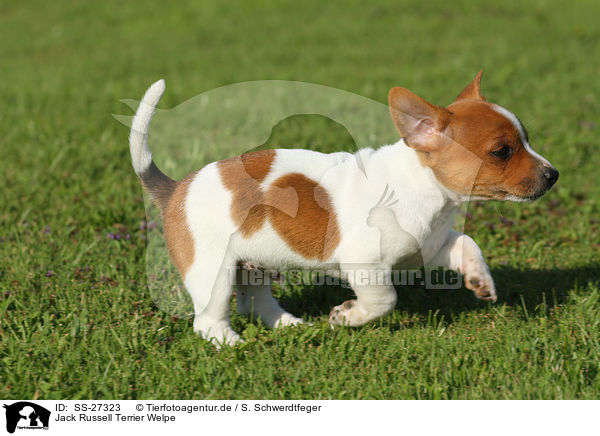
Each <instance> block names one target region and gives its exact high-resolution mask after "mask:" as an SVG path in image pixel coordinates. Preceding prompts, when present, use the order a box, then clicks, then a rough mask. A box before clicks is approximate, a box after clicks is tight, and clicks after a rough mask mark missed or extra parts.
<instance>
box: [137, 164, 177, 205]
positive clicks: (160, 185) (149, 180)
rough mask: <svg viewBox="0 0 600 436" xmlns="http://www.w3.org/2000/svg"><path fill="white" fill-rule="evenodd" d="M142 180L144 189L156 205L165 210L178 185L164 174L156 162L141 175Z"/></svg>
mask: <svg viewBox="0 0 600 436" xmlns="http://www.w3.org/2000/svg"><path fill="white" fill-rule="evenodd" d="M140 180H141V181H142V186H143V187H144V189H146V191H148V192H149V193H150V196H151V197H152V200H153V201H154V204H156V205H157V206H158V207H159V208H160V210H163V209H164V208H165V207H166V206H167V204H168V203H169V199H170V198H171V195H172V194H173V191H174V190H175V186H176V184H177V183H176V182H175V180H172V179H171V178H170V177H168V176H166V175H165V174H163V172H162V171H161V170H159V169H158V167H157V166H156V165H155V164H154V162H151V163H150V166H149V167H148V169H147V170H146V171H144V172H143V173H142V174H140Z"/></svg>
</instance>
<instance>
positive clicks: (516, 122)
mask: <svg viewBox="0 0 600 436" xmlns="http://www.w3.org/2000/svg"><path fill="white" fill-rule="evenodd" d="M492 109H494V110H495V111H496V112H498V113H499V114H501V115H503V116H504V117H506V118H507V119H508V120H509V121H510V122H511V123H512V125H513V126H515V129H517V130H518V131H519V137H520V138H521V143H522V144H523V147H525V150H527V152H528V153H529V154H530V155H532V156H533V157H534V158H536V159H537V160H539V161H540V162H542V163H543V164H544V165H545V166H547V167H550V166H552V165H550V162H548V161H547V160H546V159H545V158H544V157H542V156H541V155H539V154H538V153H536V151H535V150H534V149H533V148H531V145H529V142H528V141H527V137H526V135H525V130H524V129H523V125H522V124H521V122H520V121H519V119H518V118H517V116H516V115H515V114H513V113H512V112H511V111H509V110H508V109H506V108H503V107H502V106H498V105H497V104H494V105H492ZM507 200H512V201H525V200H523V199H521V198H518V197H516V196H510V198H508V197H507Z"/></svg>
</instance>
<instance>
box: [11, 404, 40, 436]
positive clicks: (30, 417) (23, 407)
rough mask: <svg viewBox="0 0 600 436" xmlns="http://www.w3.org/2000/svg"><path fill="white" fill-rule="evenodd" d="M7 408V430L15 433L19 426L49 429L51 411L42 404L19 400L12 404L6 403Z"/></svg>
mask: <svg viewBox="0 0 600 436" xmlns="http://www.w3.org/2000/svg"><path fill="white" fill-rule="evenodd" d="M3 407H4V408H5V409H6V431H8V432H9V433H14V432H15V430H16V428H17V426H18V427H19V428H27V429H35V428H43V429H47V428H48V424H49V421H50V411H49V410H48V409H45V408H44V407H42V406H38V405H37V404H35V403H30V402H29V401H19V402H18V403H13V404H10V405H7V404H4V406H3Z"/></svg>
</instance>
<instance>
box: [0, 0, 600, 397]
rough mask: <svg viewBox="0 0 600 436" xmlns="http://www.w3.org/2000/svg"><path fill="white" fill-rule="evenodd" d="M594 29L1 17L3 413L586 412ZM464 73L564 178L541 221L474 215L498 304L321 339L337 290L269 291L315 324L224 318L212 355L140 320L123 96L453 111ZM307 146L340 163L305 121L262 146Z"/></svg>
mask: <svg viewBox="0 0 600 436" xmlns="http://www.w3.org/2000/svg"><path fill="white" fill-rule="evenodd" d="M599 15H600V4H599V3H598V2H595V1H581V2H576V3H572V4H570V5H568V6H567V4H566V3H564V2H561V1H551V2H543V1H533V2H522V1H514V0H506V1H501V2H500V1H499V2H495V3H494V4H493V5H482V4H480V2H476V1H466V0H465V1H458V2H450V3H449V2H442V1H439V2H431V3H425V2H419V1H412V2H408V1H405V2H391V1H390V2H368V3H367V2H364V1H353V2H344V3H341V2H340V3H339V4H337V5H336V4H335V3H334V2H323V1H311V2H291V1H290V2H288V1H286V2H278V3H275V2H266V1H259V2H252V3H243V4H239V5H236V6H235V7H234V6H233V5H232V4H230V3H224V4H223V5H221V6H219V5H217V2H208V1H207V2H204V4H201V3H200V2H196V1H187V2H172V3H169V7H168V8H165V7H164V6H162V3H161V2H158V1H147V2H143V3H139V4H133V2H116V1H104V2H93V3H92V2H85V1H71V2H66V1H59V2H43V1H35V2H8V1H4V2H1V3H0V59H1V60H2V61H1V62H0V78H1V80H0V101H1V102H2V105H3V110H2V111H0V132H1V136H0V146H1V150H2V152H3V156H2V159H1V160H0V174H2V178H3V180H4V187H3V189H2V191H1V194H0V206H1V209H0V317H1V324H0V397H2V398H42V399H66V398H69V399H75V398H77V399H81V398H97V399H141V398H143V399H149V398H164V399H167V398H173V399H175V398H182V399H191V398H196V399H203V398H206V399H217V398H232V399H238V398H253V399H261V398H270V399H289V398H294V399H300V398H301V399H435V398H442V399H595V398H596V399H597V398H598V397H600V288H599V284H600V283H599V282H600V256H599V252H600V236H599V230H600V218H599V217H600V204H599V200H600V184H599V183H598V177H597V176H598V168H599V166H600V153H598V146H597V142H598V135H599V134H600V126H599V122H600V120H599V119H598V114H599V113H600V80H599V79H598V77H599V76H598V71H600V56H598V53H599V50H598V49H599V44H600V27H598V25H597V19H596V18H594V17H598V16H599ZM480 68H483V69H484V72H485V74H484V80H483V91H484V94H485V95H486V97H487V98H488V99H490V100H492V101H495V102H497V103H499V104H502V105H504V106H507V107H508V108H510V109H511V110H513V111H514V112H515V113H516V114H518V115H519V117H520V118H521V119H522V120H523V122H524V124H525V125H526V127H527V128H528V130H529V134H530V137H531V138H532V144H533V145H534V147H535V148H536V149H537V151H539V152H540V153H541V154H543V155H544V156H545V157H547V158H548V159H549V160H550V161H551V162H552V163H553V164H554V165H555V166H556V167H557V169H558V170H559V171H560V173H561V178H560V180H559V182H558V184H557V186H556V187H555V188H554V189H553V190H552V191H551V192H549V193H548V194H547V195H546V196H545V197H543V198H542V199H541V200H539V201H537V202H535V203H530V204H514V203H498V202H488V203H476V204H471V205H470V207H469V214H470V215H468V217H469V218H468V219H467V223H466V233H468V234H469V235H471V236H472V237H473V238H474V239H475V240H476V241H477V242H478V244H479V245H480V246H481V247H482V249H483V252H484V254H485V255H486V257H487V260H488V261H489V264H490V268H491V269H492V274H493V275H494V278H495V280H496V284H497V288H498V291H499V301H498V302H497V303H496V304H493V305H492V304H484V303H481V302H478V301H477V300H475V298H474V297H473V296H472V295H471V292H470V291H468V290H466V289H462V290H458V291H426V290H424V289H420V288H414V287H404V288H399V289H398V292H399V301H398V305H397V307H396V310H395V311H394V313H393V314H392V315H391V316H389V317H387V318H385V319H383V320H381V321H379V322H377V323H372V324H370V325H368V326H365V327H363V328H358V329H350V328H339V329H336V330H331V329H330V328H329V326H328V325H327V323H326V320H327V315H328V313H329V310H330V309H331V307H332V306H333V305H335V304H339V303H340V302H342V301H344V299H347V297H348V296H349V295H350V293H349V291H348V290H347V289H345V288H325V287H316V286H313V287H308V288H305V289H298V288H291V287H283V288H277V289H276V294H277V296H278V298H279V299H280V300H281V301H282V302H283V304H285V306H286V307H287V308H288V310H290V311H291V312H292V313H294V314H295V315H297V316H302V317H303V318H304V319H306V320H310V321H311V322H312V323H313V325H312V326H303V327H300V328H296V329H292V330H290V329H285V330H280V331H272V330H269V329H266V328H265V327H264V326H263V325H262V324H261V323H260V322H255V321H249V320H247V319H246V318H242V317H240V316H238V315H233V319H232V322H233V325H234V328H235V329H236V330H237V331H238V332H242V333H243V336H244V338H245V339H246V342H245V343H244V344H242V345H240V346H238V347H236V348H232V349H224V350H222V351H220V352H218V351H215V349H214V348H213V347H212V346H210V345H209V344H207V343H206V342H204V341H202V340H201V339H199V338H198V337H197V336H195V334H194V333H193V331H192V323H191V321H190V320H189V319H184V318H177V317H173V316H171V315H170V314H168V313H165V312H163V311H161V310H160V309H158V308H157V307H156V306H155V304H154V301H153V299H152V298H151V297H150V295H149V293H148V290H147V287H146V274H145V250H146V237H147V232H149V231H152V230H147V229H144V228H141V227H144V226H141V223H142V222H143V221H144V220H146V215H145V210H144V203H143V199H142V191H141V187H140V185H139V182H138V180H137V179H136V177H135V175H134V173H133V170H132V168H131V165H130V162H129V152H128V145H127V136H128V129H127V128H126V127H125V126H123V125H122V124H120V123H119V122H117V121H116V120H115V119H114V118H113V117H112V115H111V114H126V115H130V114H131V112H130V110H129V109H128V108H127V107H126V106H125V105H123V104H122V103H120V100H121V99H125V98H131V99H139V98H140V97H141V96H142V94H143V92H144V90H145V89H146V87H147V86H148V85H149V84H150V83H152V82H154V81H155V80H157V79H159V78H164V79H165V80H166V83H167V92H166V94H165V96H164V99H163V101H162V102H161V105H160V107H161V108H170V107H173V106H176V105H178V104H179V103H181V102H183V101H185V100H187V99H189V98H191V97H193V96H195V95H197V94H199V93H201V92H204V91H207V90H210V89H213V88H216V87H219V86H223V85H226V84H231V83H236V82H242V81H248V80H259V79H260V80H262V79H285V80H296V81H304V82H313V83H318V84H322V85H327V86H331V87H335V88H340V89H344V90H347V91H351V92H354V93H356V94H360V95H364V96H366V97H369V98H372V99H374V100H376V101H380V102H385V101H386V98H387V92H388V90H389V88H391V87H392V86H404V87H407V88H409V89H411V90H413V91H415V92H417V93H418V94H420V95H422V96H423V97H425V98H427V99H429V100H430V101H433V102H436V103H439V104H447V103H449V102H450V101H451V100H452V99H453V98H454V97H455V96H456V95H457V93H458V92H459V91H460V90H461V89H462V87H463V86H464V85H466V84H467V83H468V82H469V81H470V80H471V79H472V77H473V76H474V75H475V73H476V72H477V71H478V70H479V69H480ZM390 122H391V121H390ZM304 143H305V144H307V146H310V147H312V148H316V149H319V150H323V151H333V150H343V149H346V150H348V149H351V148H352V146H353V143H352V141H351V138H349V136H348V134H347V132H346V131H345V130H344V128H343V127H341V126H339V125H337V124H335V123H332V122H330V121H328V120H327V119H325V118H323V117H319V116H296V117H291V118H288V119H286V120H284V121H283V122H281V123H279V124H278V125H277V126H276V127H275V128H274V130H273V134H272V136H271V138H270V139H269V140H268V142H267V146H269V147H284V146H288V145H290V144H304ZM181 147H185V144H182V145H181ZM158 164H159V166H160V161H159V162H158ZM109 234H119V235H121V236H122V237H120V238H119V239H116V238H111V237H108V236H107V235H109Z"/></svg>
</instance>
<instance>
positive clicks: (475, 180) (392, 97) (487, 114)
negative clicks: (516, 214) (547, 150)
mask: <svg viewBox="0 0 600 436" xmlns="http://www.w3.org/2000/svg"><path fill="white" fill-rule="evenodd" d="M481 74H482V72H481V71H480V72H479V73H478V74H477V76H476V77H475V79H473V81H472V82H471V83H470V84H469V85H467V87H466V88H465V89H464V90H463V91H462V92H461V93H460V95H459V96H458V97H457V98H456V100H454V102H452V104H450V105H449V106H447V107H445V108H444V107H441V106H436V105H434V104H431V103H429V102H427V101H425V100H423V99H422V98H420V97H419V96H417V95H415V94H413V93H412V92H410V91H408V90H407V89H404V88H400V87H396V88H392V89H391V90H390V93H389V105H390V111H391V114H392V119H393V120H394V123H395V124H396V127H397V128H398V131H399V132H400V134H401V135H402V137H403V138H404V141H405V142H406V144H407V145H408V146H409V147H412V148H413V149H415V150H416V151H417V152H418V153H417V154H418V156H419V159H420V161H421V163H422V164H423V165H425V166H428V167H430V168H431V169H432V170H433V172H434V174H435V176H436V178H437V179H438V181H439V182H440V183H442V184H443V185H444V186H446V187H447V188H448V189H450V190H452V191H454V192H458V193H460V194H462V195H467V196H470V197H474V198H482V199H497V200H513V201H527V200H534V199H536V198H538V197H541V196H542V195H544V194H545V193H546V191H548V190H549V189H550V188H551V187H552V185H554V184H555V183H556V181H557V180H558V171H557V170H556V169H555V168H554V167H553V166H552V165H550V163H549V162H548V161H547V160H546V159H544V158H543V157H542V156H540V155H539V154H537V153H536V152H535V151H533V149H532V148H531V146H530V145H529V137H528V135H527V131H526V130H525V128H524V127H523V125H522V124H521V122H520V121H519V119H518V118H517V117H516V116H515V115H514V114H513V113H512V112H510V111H508V110H507V109H505V108H503V107H501V106H498V105H496V104H494V103H490V102H488V101H486V100H485V99H484V98H483V95H482V94H481V91H480V83H481Z"/></svg>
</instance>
